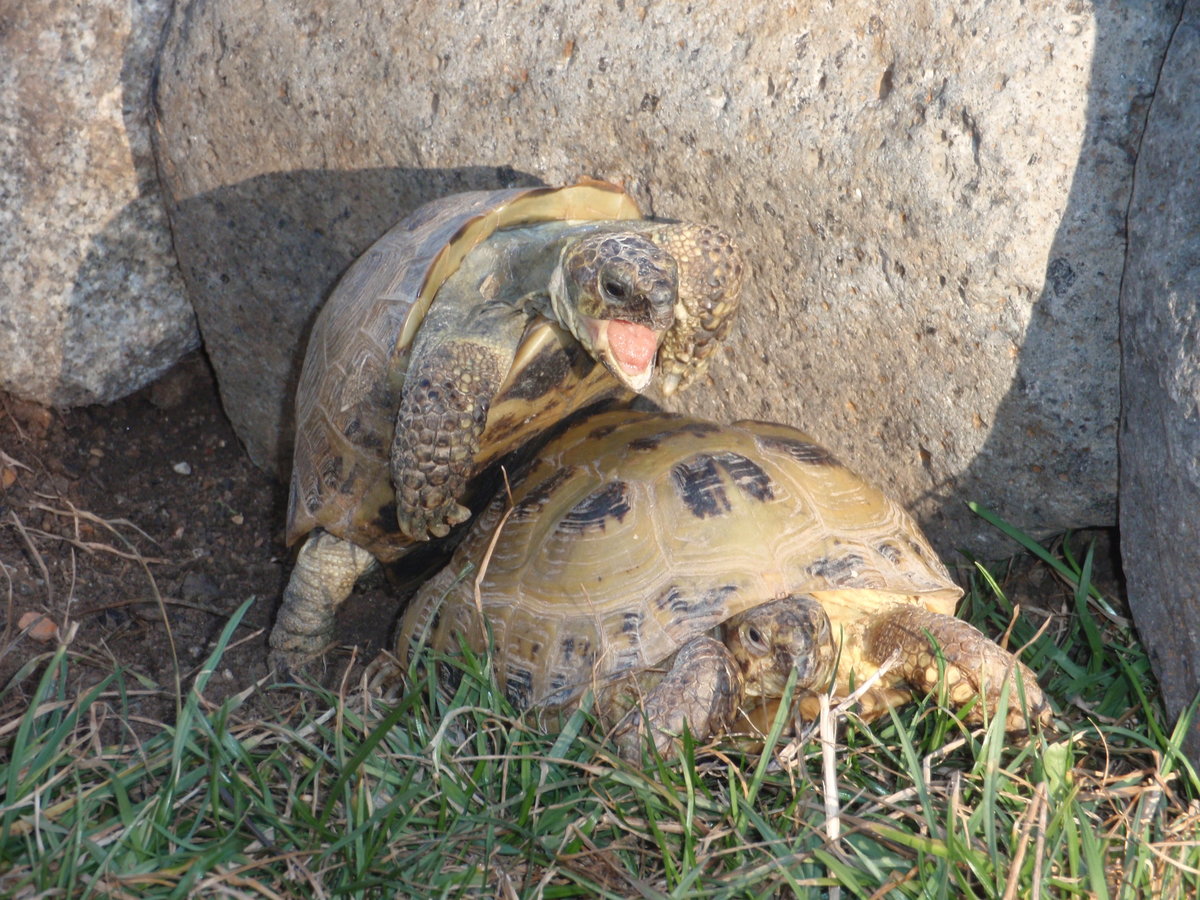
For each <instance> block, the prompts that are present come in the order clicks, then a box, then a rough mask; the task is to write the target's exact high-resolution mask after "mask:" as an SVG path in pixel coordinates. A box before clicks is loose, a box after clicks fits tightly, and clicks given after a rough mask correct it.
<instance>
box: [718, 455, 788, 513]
mask: <svg viewBox="0 0 1200 900" xmlns="http://www.w3.org/2000/svg"><path fill="white" fill-rule="evenodd" d="M713 458H714V459H715V460H716V461H717V462H718V463H720V464H721V468H723V469H724V470H725V471H726V472H728V473H729V477H730V478H732V479H733V483H734V484H736V485H737V486H738V487H739V488H740V489H741V490H742V492H743V493H746V494H749V495H750V496H751V497H753V498H754V499H755V500H759V501H763V502H765V501H767V500H774V499H775V492H774V491H773V490H772V489H771V476H770V475H768V474H767V473H766V472H764V471H763V469H762V466H760V465H759V464H758V463H756V462H754V461H753V460H752V459H748V458H746V457H745V456H742V455H741V454H740V453H733V452H727V453H717V454H715V455H714V457H713Z"/></svg>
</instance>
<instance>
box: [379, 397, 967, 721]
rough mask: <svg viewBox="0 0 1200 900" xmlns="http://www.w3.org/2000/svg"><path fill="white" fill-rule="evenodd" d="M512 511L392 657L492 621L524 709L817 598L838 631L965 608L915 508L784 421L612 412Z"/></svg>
mask: <svg viewBox="0 0 1200 900" xmlns="http://www.w3.org/2000/svg"><path fill="white" fill-rule="evenodd" d="M508 506H509V499H508V498H507V497H506V496H505V495H504V494H503V493H501V495H500V496H498V497H497V498H496V499H495V500H494V501H493V502H492V503H491V505H490V506H489V507H488V509H487V510H485V512H484V513H482V514H481V515H480V517H479V519H478V520H477V522H476V523H475V525H474V526H473V527H472V528H471V530H470V531H469V533H468V535H467V536H466V538H465V540H464V541H463V543H462V544H461V545H460V546H459V547H458V549H457V551H456V552H455V554H454V558H453V560H452V561H451V563H450V564H449V565H448V566H447V567H446V568H445V569H444V570H443V571H442V572H440V573H439V574H438V575H437V576H435V577H434V578H433V579H432V580H431V581H430V582H428V583H427V584H426V585H425V586H424V587H423V588H422V589H421V590H420V592H419V593H418V594H417V595H416V597H414V598H413V600H412V601H411V602H410V604H409V606H408V609H407V611H406V613H405V615H404V617H403V619H402V622H401V628H400V635H399V640H398V648H397V649H398V655H399V657H400V658H401V659H404V658H406V657H408V656H409V655H410V654H411V653H413V652H415V650H416V649H417V648H418V647H419V646H420V645H421V644H422V643H428V644H429V645H430V646H432V647H433V648H435V649H438V650H442V651H446V652H450V653H454V652H457V650H458V647H459V643H458V642H459V640H460V637H461V638H465V640H466V642H467V643H468V644H469V645H470V646H471V647H472V648H473V649H474V650H476V651H477V652H482V651H483V650H484V648H485V647H486V643H487V641H486V636H485V635H486V631H485V629H484V628H483V627H482V621H481V617H480V613H482V615H483V617H485V618H486V620H487V622H488V623H489V624H490V627H491V630H492V633H493V637H494V641H495V644H494V646H495V657H494V662H495V666H496V674H497V678H498V680H499V683H500V684H501V685H503V686H504V687H505V690H506V692H507V693H508V695H509V697H510V699H512V700H513V702H514V703H515V704H516V705H518V706H520V707H527V706H534V705H547V706H556V705H561V704H565V703H568V702H570V701H571V700H573V699H575V698H576V697H577V696H578V695H579V694H580V693H581V692H582V691H583V690H584V689H585V688H587V687H589V686H592V685H594V684H595V685H599V684H602V683H605V682H607V681H608V680H610V679H614V678H616V677H618V676H620V675H622V674H624V673H628V672H635V671H640V670H643V669H646V668H647V667H651V666H654V665H656V664H658V663H659V662H661V661H663V660H665V659H666V658H668V657H670V656H671V655H672V654H673V653H674V652H675V651H676V650H677V649H679V647H680V646H682V645H683V644H684V643H686V642H687V641H689V640H691V639H692V638H693V637H696V636H697V635H700V634H703V633H705V632H708V631H710V630H711V629H713V628H714V627H716V626H717V625H719V624H721V623H722V622H723V621H724V620H725V619H727V618H729V617H730V616H732V615H735V614H737V613H740V612H744V611H745V610H747V609H750V608H753V607H755V606H757V605H759V604H762V603H765V602H767V601H770V600H773V599H776V598H779V597H783V596H785V595H788V594H795V593H807V594H812V595H813V596H814V597H816V598H817V600H818V601H819V602H820V603H821V604H822V606H824V607H825V609H826V611H827V612H828V614H829V616H830V619H831V621H832V624H833V628H834V633H835V634H837V633H838V632H839V629H841V630H843V631H847V630H852V629H856V628H859V627H861V626H862V625H863V623H864V622H866V620H868V619H869V617H870V614H871V612H872V611H873V610H876V609H878V608H880V607H881V606H884V605H890V604H892V603H895V602H905V603H914V604H921V605H923V606H925V607H926V608H928V609H929V610H930V611H933V612H939V613H945V614H953V612H954V606H955V603H956V602H957V600H958V598H959V597H960V596H961V594H962V591H961V590H960V589H959V588H958V587H957V585H955V584H954V582H953V581H951V579H950V576H949V574H948V573H947V571H946V569H945V567H944V566H943V565H942V563H941V562H940V561H939V560H938V558H937V556H936V554H935V553H934V551H933V550H932V548H931V547H930V546H929V544H928V543H927V541H926V539H925V538H924V536H923V535H922V534H921V532H920V531H919V529H918V528H917V526H916V524H915V523H914V522H913V520H912V519H911V518H910V517H909V516H908V514H907V513H906V512H905V511H904V510H903V509H901V508H900V507H899V506H898V505H897V504H896V503H894V502H893V501H892V500H890V499H889V498H888V497H886V496H885V495H884V494H883V493H881V492H880V491H878V490H876V489H875V488H873V487H871V486H869V485H867V484H866V483H864V482H863V481H862V480H861V479H860V478H859V477H858V476H857V475H855V474H854V473H853V472H851V471H850V470H849V469H847V468H846V467H845V466H843V465H841V464H840V463H839V462H838V461H837V460H836V459H834V457H833V456H832V455H831V454H830V453H829V452H828V451H827V450H825V449H824V448H823V447H821V446H819V445H818V444H816V443H815V442H814V441H813V440H812V439H811V438H810V437H808V436H807V435H805V434H804V433H802V432H800V431H797V430H795V429H793V428H789V427H787V426H785V425H776V424H765V423H761V422H749V421H747V422H739V423H736V424H734V425H729V426H719V425H715V424H713V423H710V422H706V421H703V420H699V419H695V418H688V417H682V416H673V415H669V414H664V413H637V412H632V411H629V410H615V411H612V412H608V413H602V414H599V415H596V416H592V417H590V418H588V419H586V420H584V421H582V422H580V423H577V424H575V425H573V426H571V427H570V428H568V429H567V430H566V431H565V432H564V433H563V434H562V435H561V436H559V437H558V438H556V439H555V440H553V441H551V442H550V443H549V444H548V445H547V446H546V447H545V448H543V450H542V452H541V453H540V454H539V456H538V458H537V460H536V462H535V463H534V464H533V465H532V466H531V468H530V469H529V470H528V472H527V473H526V474H525V475H524V476H523V477H522V478H521V480H520V482H519V483H518V484H517V485H515V486H514V488H513V490H512V497H511V512H508V514H507V518H505V514H506V509H507V508H508ZM497 526H499V527H500V531H499V535H498V537H497V538H496V542H495V545H494V546H493V547H491V549H490V551H489V545H490V543H491V541H492V539H493V533H494V532H495V531H496V529H497ZM472 567H474V568H476V569H482V570H483V575H482V577H481V578H479V579H478V584H477V585H476V576H475V575H474V574H468V575H466V576H465V577H463V574H462V573H463V572H464V571H468V570H470V569H471V568H472ZM476 588H477V589H478V597H476V593H475V591H476ZM477 602H478V603H479V604H480V606H479V607H477V605H476V604H477Z"/></svg>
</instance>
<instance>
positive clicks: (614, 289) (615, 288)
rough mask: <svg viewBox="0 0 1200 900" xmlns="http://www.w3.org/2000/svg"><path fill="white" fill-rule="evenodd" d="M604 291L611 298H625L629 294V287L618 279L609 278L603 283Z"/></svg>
mask: <svg viewBox="0 0 1200 900" xmlns="http://www.w3.org/2000/svg"><path fill="white" fill-rule="evenodd" d="M603 289H604V293H605V294H606V295H608V296H609V297H611V298H612V299H613V300H622V301H623V300H625V298H626V297H628V296H629V289H628V288H627V287H626V286H625V285H623V284H622V283H621V282H619V281H615V280H613V279H612V278H609V279H608V280H607V281H605V282H604V284H603Z"/></svg>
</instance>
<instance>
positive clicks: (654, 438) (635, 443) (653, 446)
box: [629, 434, 662, 453]
mask: <svg viewBox="0 0 1200 900" xmlns="http://www.w3.org/2000/svg"><path fill="white" fill-rule="evenodd" d="M661 443H662V440H661V439H660V437H659V435H657V434H654V435H650V436H649V437H640V438H635V439H634V440H632V441H630V442H629V449H630V450H633V451H635V452H642V453H645V452H648V451H650V450H657V449H658V447H659V445H660V444H661Z"/></svg>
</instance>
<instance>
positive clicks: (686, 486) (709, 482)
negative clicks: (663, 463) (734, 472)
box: [671, 453, 729, 519]
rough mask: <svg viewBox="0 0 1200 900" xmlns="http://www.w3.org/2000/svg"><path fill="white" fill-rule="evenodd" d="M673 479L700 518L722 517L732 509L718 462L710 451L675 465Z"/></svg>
mask: <svg viewBox="0 0 1200 900" xmlns="http://www.w3.org/2000/svg"><path fill="white" fill-rule="evenodd" d="M671 481H672V483H673V484H674V485H675V491H676V492H677V493H678V494H679V497H680V499H681V500H683V502H684V504H685V505H686V506H687V508H688V509H690V510H691V511H692V515H694V516H696V517H697V518H699V519H704V518H707V517H709V516H723V515H725V513H727V512H729V498H728V497H727V496H726V495H725V488H724V486H723V485H722V484H721V476H720V474H719V473H718V472H717V464H716V462H715V461H714V460H713V458H712V457H711V456H709V455H708V454H706V453H700V454H697V455H696V456H693V457H692V458H691V459H689V460H687V461H685V462H681V463H678V464H677V465H674V466H672V467H671Z"/></svg>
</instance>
